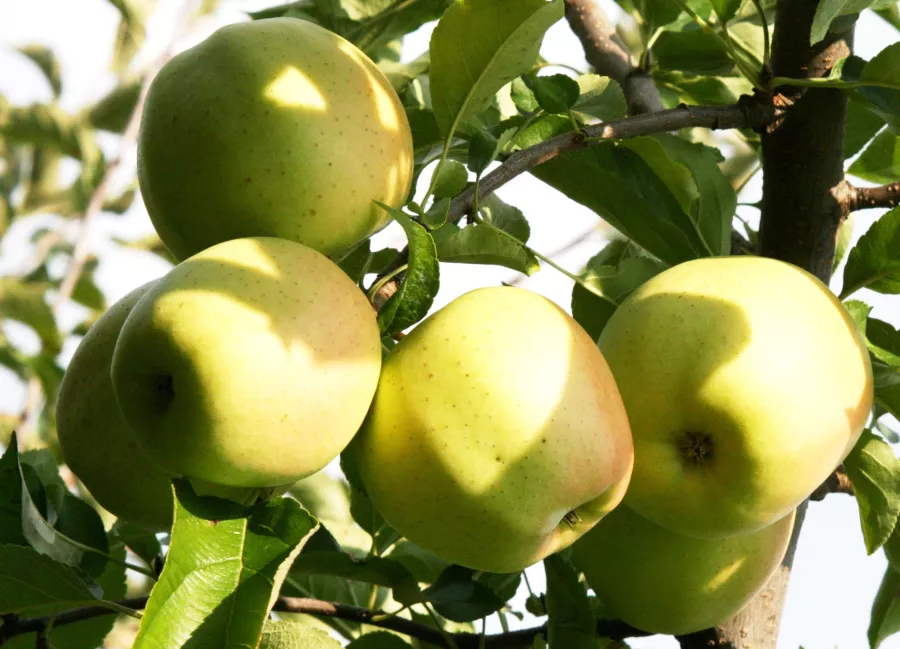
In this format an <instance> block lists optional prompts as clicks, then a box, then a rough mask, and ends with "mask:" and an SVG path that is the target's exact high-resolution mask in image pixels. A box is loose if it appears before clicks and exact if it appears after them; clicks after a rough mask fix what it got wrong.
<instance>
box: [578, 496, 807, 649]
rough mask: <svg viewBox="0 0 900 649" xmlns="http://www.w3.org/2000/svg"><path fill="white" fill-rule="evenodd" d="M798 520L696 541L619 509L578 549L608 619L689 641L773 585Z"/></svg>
mask: <svg viewBox="0 0 900 649" xmlns="http://www.w3.org/2000/svg"><path fill="white" fill-rule="evenodd" d="M793 527H794V512H791V513H789V514H788V515H787V516H785V517H784V518H782V519H780V520H778V521H775V522H774V523H773V524H772V525H770V526H769V527H765V528H763V529H761V530H758V531H756V532H751V533H749V534H741V535H738V536H730V537H728V538H724V539H697V538H691V537H688V536H683V535H681V534H678V533H676V532H671V531H669V530H667V529H665V528H663V527H660V526H659V525H655V524H654V523H651V522H650V521H648V520H647V519H646V518H643V517H642V516H640V515H638V514H636V513H634V512H633V511H632V510H630V509H629V508H628V507H626V506H625V505H621V506H619V507H617V508H616V510H615V511H613V512H612V513H610V514H609V515H608V516H607V517H606V518H604V519H603V520H602V521H600V522H599V523H598V524H597V525H596V526H595V527H594V528H593V529H592V530H590V531H589V532H588V533H587V534H585V535H584V536H583V537H581V538H580V539H578V541H576V543H575V545H573V546H572V562H573V563H574V564H575V566H576V567H577V568H578V569H579V570H581V571H582V572H584V576H585V578H586V579H587V583H588V585H589V586H590V587H591V588H592V589H594V592H595V593H596V594H597V597H599V598H600V600H601V602H602V603H603V605H604V612H605V613H607V614H608V615H610V616H611V617H613V618H616V619H620V620H622V621H624V622H627V623H628V624H630V625H631V626H633V627H636V628H638V629H641V630H643V631H647V632H648V633H665V634H672V635H682V634H685V633H693V632H694V631H700V630H701V629H706V628H709V627H711V626H715V625H717V624H720V623H722V622H724V621H726V620H728V619H730V618H731V617H732V616H733V615H734V614H735V613H737V612H738V611H739V610H740V609H741V608H743V606H744V604H746V603H747V601H748V600H750V598H752V597H753V596H754V595H755V594H756V593H757V592H759V590H760V589H761V588H762V587H763V586H764V585H765V583H766V582H767V581H768V580H769V577H771V575H772V573H773V572H774V571H775V570H776V569H777V568H778V566H779V564H780V563H781V560H782V559H783V558H784V553H785V551H786V550H787V546H788V542H789V541H790V538H791V530H792V529H793Z"/></svg>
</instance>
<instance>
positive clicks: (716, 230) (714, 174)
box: [656, 135, 737, 256]
mask: <svg viewBox="0 0 900 649" xmlns="http://www.w3.org/2000/svg"><path fill="white" fill-rule="evenodd" d="M656 138H657V140H658V141H659V142H660V143H661V144H662V145H663V147H664V149H665V150H666V154H667V155H668V156H669V158H670V159H672V160H674V161H675V162H677V163H678V164H681V165H683V166H684V167H685V168H687V169H688V170H689V171H690V174H691V178H692V180H693V182H694V185H695V186H696V189H697V197H696V199H695V200H693V201H692V202H691V205H690V208H689V210H688V214H689V215H690V217H691V224H692V225H694V226H695V227H696V230H697V232H698V233H699V235H700V238H701V239H702V241H703V244H704V248H706V249H708V250H709V251H711V253H712V254H713V255H714V256H717V255H727V254H729V252H730V249H731V221H732V220H733V219H734V213H735V211H736V209H737V194H736V193H735V191H734V188H733V187H732V186H731V183H730V182H728V179H727V178H726V177H725V174H723V173H722V171H721V170H720V169H719V165H718V159H719V155H720V154H719V152H718V150H717V149H713V148H712V147H709V146H706V145H704V144H695V143H692V142H688V141H686V140H684V139H682V138H680V137H677V136H675V135H658V136H656ZM670 187H671V186H670Z"/></svg>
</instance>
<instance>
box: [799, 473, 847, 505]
mask: <svg viewBox="0 0 900 649" xmlns="http://www.w3.org/2000/svg"><path fill="white" fill-rule="evenodd" d="M828 494H849V495H851V496H852V495H853V494H854V491H853V483H851V482H850V477H849V476H848V475H847V472H846V471H845V470H844V467H843V466H839V467H838V468H837V470H835V472H834V473H832V474H831V475H830V476H828V479H827V480H826V481H825V482H823V483H822V484H821V485H819V487H818V488H817V489H816V490H815V491H814V492H812V494H810V496H809V499H810V500H814V501H820V500H825V496H827V495H828Z"/></svg>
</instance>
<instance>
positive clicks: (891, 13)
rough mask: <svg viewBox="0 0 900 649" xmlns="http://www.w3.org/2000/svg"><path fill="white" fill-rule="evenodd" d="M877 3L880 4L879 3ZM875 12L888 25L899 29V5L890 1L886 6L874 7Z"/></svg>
mask: <svg viewBox="0 0 900 649" xmlns="http://www.w3.org/2000/svg"><path fill="white" fill-rule="evenodd" d="M878 4H879V5H880V4H881V3H878ZM875 13H876V14H878V15H879V16H880V17H881V19H882V20H884V21H885V22H886V23H887V24H888V25H890V26H891V27H893V28H894V29H896V30H900V7H898V6H897V3H896V2H893V3H890V4H889V5H888V6H886V7H878V8H876V9H875Z"/></svg>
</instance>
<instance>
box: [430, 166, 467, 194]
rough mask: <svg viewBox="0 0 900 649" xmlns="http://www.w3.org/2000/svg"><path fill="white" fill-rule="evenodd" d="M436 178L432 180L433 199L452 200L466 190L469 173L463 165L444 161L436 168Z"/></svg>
mask: <svg viewBox="0 0 900 649" xmlns="http://www.w3.org/2000/svg"><path fill="white" fill-rule="evenodd" d="M436 174H437V178H435V180H434V196H435V198H453V197H454V196H456V195H457V194H458V193H460V192H461V191H462V190H464V189H465V188H466V183H468V182H469V172H467V171H466V167H465V165H463V163H461V162H457V161H456V160H445V161H444V163H443V164H441V165H439V166H438V169H437V172H436Z"/></svg>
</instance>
